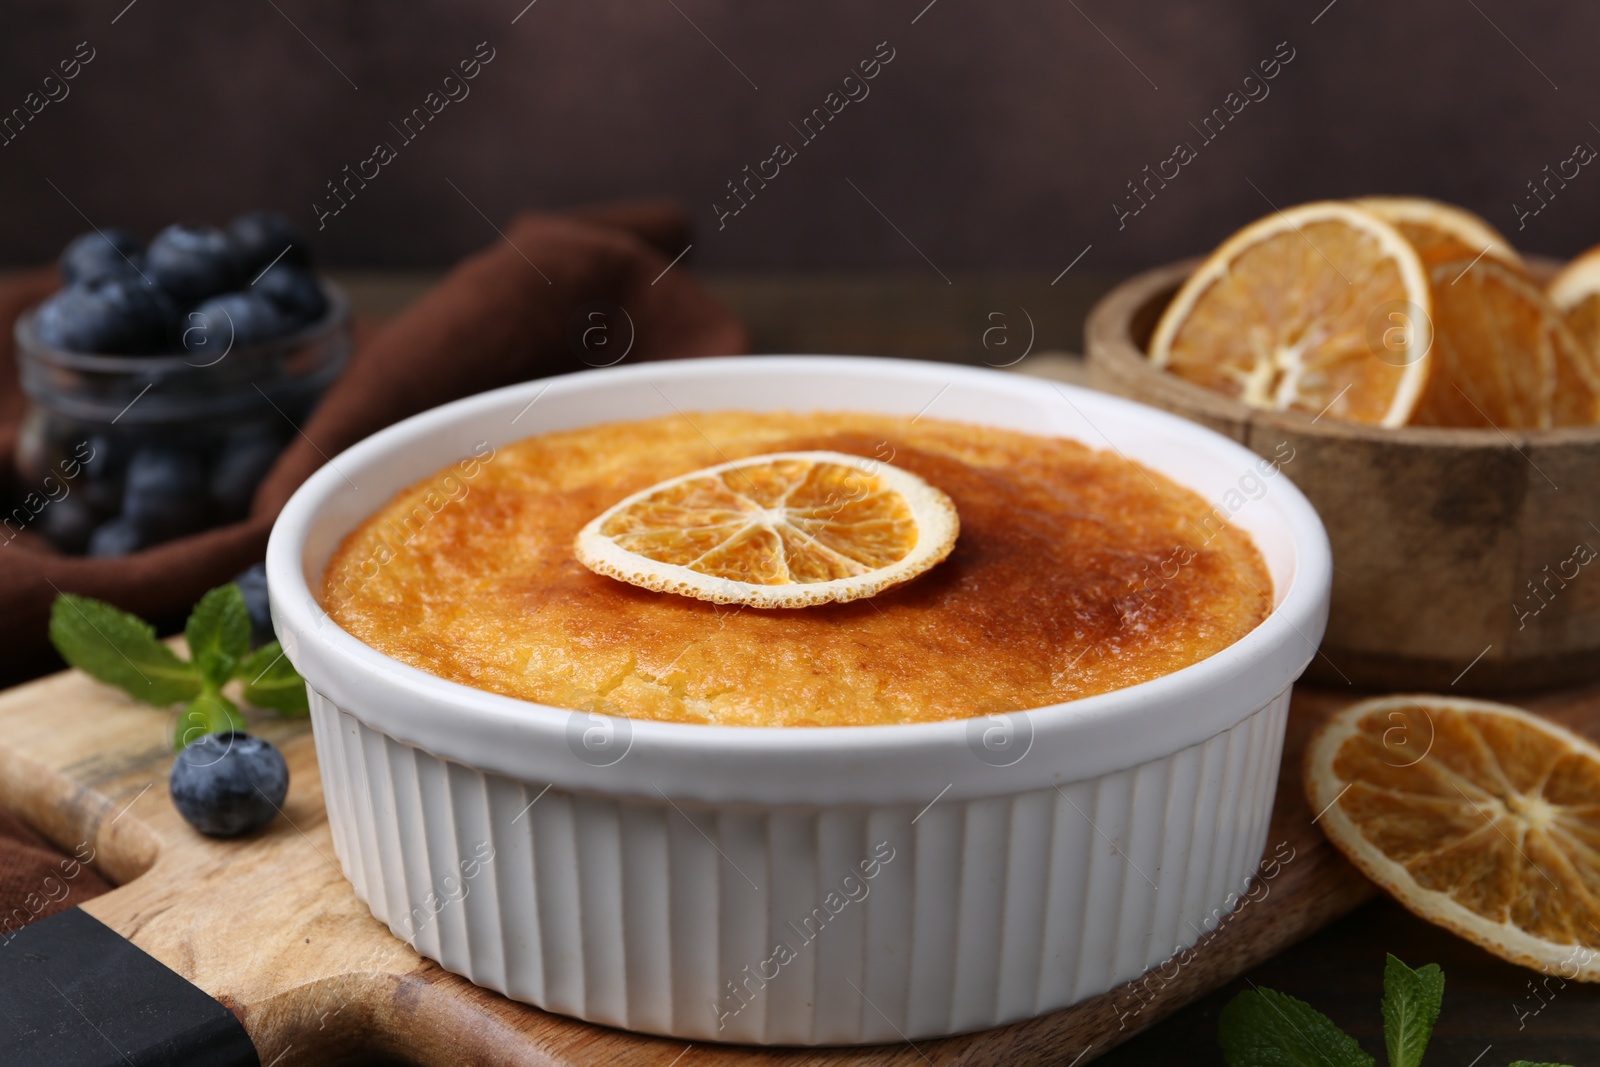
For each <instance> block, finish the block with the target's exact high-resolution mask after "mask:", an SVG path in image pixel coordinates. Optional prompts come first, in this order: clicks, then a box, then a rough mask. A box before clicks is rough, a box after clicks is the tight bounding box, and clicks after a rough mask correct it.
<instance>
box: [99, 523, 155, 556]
mask: <svg viewBox="0 0 1600 1067" xmlns="http://www.w3.org/2000/svg"><path fill="white" fill-rule="evenodd" d="M144 546H145V539H144V535H143V534H141V533H140V532H139V527H138V526H137V525H135V524H134V522H133V520H132V519H130V518H128V517H127V516H126V515H118V516H117V517H116V518H114V519H112V520H110V521H109V522H103V523H101V524H100V525H99V526H96V527H95V529H94V533H93V534H91V535H90V536H89V549H88V553H87V554H88V555H90V556H94V557H96V558H101V559H108V558H114V557H117V556H126V555H127V554H128V553H130V552H137V551H138V550H139V549H141V548H143V547H144Z"/></svg>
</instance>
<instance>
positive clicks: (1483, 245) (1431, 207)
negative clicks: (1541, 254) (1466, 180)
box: [1355, 196, 1522, 268]
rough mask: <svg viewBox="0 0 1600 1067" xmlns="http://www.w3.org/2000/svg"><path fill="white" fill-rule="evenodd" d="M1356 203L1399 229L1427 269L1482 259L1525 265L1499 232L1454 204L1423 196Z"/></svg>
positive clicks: (1371, 198)
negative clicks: (1459, 261) (1455, 262)
mask: <svg viewBox="0 0 1600 1067" xmlns="http://www.w3.org/2000/svg"><path fill="white" fill-rule="evenodd" d="M1355 203H1356V204H1357V205H1358V206H1360V207H1363V208H1366V209H1367V210H1368V211H1370V212H1372V213H1373V214H1374V215H1377V216H1378V217H1379V218H1381V219H1383V220H1384V221H1385V222H1387V223H1389V224H1390V225H1391V226H1393V227H1394V228H1395V229H1397V230H1399V231H1400V235H1401V236H1402V237H1404V238H1405V239H1406V240H1408V241H1410V242H1411V247H1412V248H1414V249H1416V250H1417V256H1418V257H1419V258H1420V259H1421V260H1422V265H1423V267H1425V268H1432V267H1435V266H1437V265H1439V264H1440V263H1450V262H1453V261H1455V260H1460V259H1476V258H1477V257H1479V256H1488V257H1491V258H1494V259H1498V260H1500V261H1501V262H1502V263H1508V264H1511V265H1512V266H1516V267H1521V266H1522V257H1521V256H1520V255H1518V254H1517V250H1516V249H1514V248H1512V247H1511V242H1510V241H1508V240H1506V239H1505V237H1504V235H1502V234H1501V233H1500V231H1499V230H1497V229H1495V228H1494V227H1493V226H1490V225H1489V224H1488V223H1487V222H1485V221H1484V220H1483V219H1481V218H1479V217H1478V216H1477V215H1474V214H1473V213H1472V212H1470V211H1467V210H1465V209H1463V208H1459V207H1456V206H1455V205H1453V204H1444V203H1440V202H1439V201H1437V200H1429V199H1427V198H1426V197H1421V196H1363V197H1361V198H1360V199H1358V200H1356V201H1355Z"/></svg>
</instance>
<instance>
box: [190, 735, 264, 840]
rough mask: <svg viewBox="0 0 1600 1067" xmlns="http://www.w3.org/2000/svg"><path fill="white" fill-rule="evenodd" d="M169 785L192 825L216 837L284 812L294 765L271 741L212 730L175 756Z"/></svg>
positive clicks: (238, 831)
mask: <svg viewBox="0 0 1600 1067" xmlns="http://www.w3.org/2000/svg"><path fill="white" fill-rule="evenodd" d="M167 789H168V792H170V793H171V795H172V803H173V806H174V807H176V808H177V809H178V814H179V815H182V816H183V818H184V821H186V822H187V823H188V824H189V825H190V826H192V827H194V828H195V829H196V830H199V831H200V832H201V833H203V834H206V835H207V836H210V837H237V836H238V835H240V834H246V833H249V832H250V831H251V830H255V829H257V828H259V827H262V826H265V825H266V824H267V823H269V822H271V821H272V819H273V816H275V815H277V814H278V811H279V809H281V808H282V807H283V799H284V797H286V796H288V795H289V765H288V764H287V763H285V762H284V759H283V753H281V752H279V751H278V749H277V746H275V745H274V744H273V743H272V742H271V741H265V740H263V739H261V738H259V737H256V736H254V735H252V734H247V733H238V732H230V733H225V734H206V735H205V736H203V737H200V738H198V739H196V740H194V741H191V742H190V743H189V744H188V745H187V746H186V747H185V748H184V750H183V751H182V752H180V753H178V755H177V757H176V758H175V759H173V761H172V775H171V777H170V778H168V780H167Z"/></svg>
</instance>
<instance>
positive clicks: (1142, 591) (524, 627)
mask: <svg viewBox="0 0 1600 1067" xmlns="http://www.w3.org/2000/svg"><path fill="white" fill-rule="evenodd" d="M818 449H826V450H832V451H837V452H846V453H850V454H853V455H861V456H869V457H873V458H876V459H878V460H881V461H884V462H888V463H892V464H894V465H895V466H898V467H903V468H904V469H906V470H909V471H911V472H912V473H913V474H916V475H919V476H920V477H922V478H924V479H925V480H927V481H928V482H930V483H931V484H933V485H935V486H937V487H938V488H940V489H942V490H944V492H946V493H948V494H949V496H950V497H951V498H952V499H953V500H954V501H955V505H956V508H957V510H958V512H959V514H960V520H961V535H960V539H959V541H957V543H956V547H955V551H954V552H953V553H952V554H951V555H950V557H949V558H948V559H946V560H945V561H944V562H943V563H940V564H939V565H937V566H935V567H934V568H933V569H932V570H930V571H929V572H927V573H926V574H923V575H921V576H920V577H918V578H914V579H912V580H911V581H909V582H907V583H905V584H904V585H900V586H895V587H892V588H890V589H888V590H885V591H883V592H880V593H878V594H877V595H876V596H873V597H871V598H869V599H866V600H860V601H855V602H851V603H845V604H826V605H821V606H817V607H809V608H791V609H769V610H759V609H754V608H742V607H738V606H718V605H714V604H710V603H706V602H704V601H699V600H692V599H689V598H686V597H682V596H677V595H674V594H671V593H656V592H651V591H649V590H646V589H640V588H637V587H635V586H632V585H627V584H624V583H622V582H619V581H615V580H613V579H611V578H606V577H602V576H601V575H598V574H595V573H593V572H591V571H589V570H588V569H586V568H585V567H584V566H583V565H582V564H581V563H579V562H578V560H577V558H576V557H575V556H574V554H573V538H574V536H575V535H576V534H577V532H578V530H579V529H580V528H582V527H583V525H584V524H585V523H586V522H588V521H589V520H590V519H591V518H593V517H594V516H596V515H598V514H599V513H600V512H602V511H604V510H605V509H606V508H608V507H610V506H611V505H613V504H615V503H616V502H617V501H619V500H621V499H622V498H624V497H626V496H627V495H629V494H631V493H634V492H637V491H639V490H641V489H644V488H646V487H648V486H651V485H653V484H655V483H657V482H659V481H662V480H664V479H666V478H669V477H673V476H675V475H679V474H683V473H685V472H688V471H692V470H697V469H699V468H702V467H708V466H712V465H713V464H717V463H722V462H725V461H727V460H730V459H739V458H741V457H744V456H753V455H760V454H763V453H768V452H787V451H806V450H818ZM480 451H481V453H482V454H481V455H480V457H478V458H469V459H467V460H465V461H463V462H462V463H459V464H456V465H453V466H451V467H449V468H446V469H445V470H444V471H441V472H440V473H439V474H437V475H435V476H433V477H432V478H429V479H427V480H425V481H422V482H419V483H417V484H416V485H414V486H412V487H411V488H410V489H407V490H405V491H403V492H401V493H399V494H398V495H397V496H396V497H395V498H394V499H393V500H392V501H390V502H389V504H387V505H386V506H385V507H384V508H382V509H381V510H380V511H378V512H377V513H376V514H375V515H373V516H371V517H370V518H368V519H367V520H366V521H365V522H364V523H362V524H361V526H359V527H358V528H357V529H356V530H355V531H354V532H353V533H351V534H350V535H349V536H348V537H347V538H346V539H345V541H344V543H343V544H342V545H341V546H340V547H339V550H338V551H337V552H336V553H335V554H334V556H333V559H332V560H331V561H330V562H329V564H328V568H327V572H326V575H325V577H324V588H323V602H324V606H325V607H326V608H327V610H328V613H329V614H330V615H331V616H332V617H333V619H334V620H335V621H336V622H338V623H339V625H341V626H343V627H344V628H345V629H346V630H348V631H349V632H350V633H352V634H353V635H355V636H356V637H358V638H360V639H361V640H362V641H364V642H366V643H367V644H369V645H371V646H372V647H373V648H376V649H377V650H379V651H380V652H383V653H386V654H388V655H390V656H393V657H394V658H395V659H397V660H400V661H401V662H403V663H408V664H411V665H412V666H414V667H418V668H420V669H422V670H425V671H428V672H430V673H432V674H436V675H439V676H440V677H443V678H448V679H451V680H452V681H457V682H461V683H462V684H464V685H469V686H473V687H476V688H478V689H486V690H489V691H491V692H496V693H503V694H505V695H507V696H513V697H520V698H522V699H525V700H532V701H537V702H539V703H543V704H550V705H555V706H557V707H564V708H577V709H580V710H586V711H599V712H602V713H604V714H609V715H629V716H633V717H636V718H647V719H665V720H673V721H677V722H693V723H719V724H726V725H741V726H844V725H868V724H878V723H908V722H928V721H934V720H941V719H953V718H965V717H970V716H976V715H984V714H989V713H993V712H997V711H1013V710H1018V709H1023V708H1035V707H1041V706H1043V705H1047V704H1054V703H1058V702H1060V701H1064V700H1072V699H1074V698H1077V697H1084V696H1090V695H1093V694H1096V693H1104V692H1107V691H1108V690H1112V689H1120V688H1122V687H1124V686H1128V685H1133V684H1135V683H1138V682H1143V681H1148V680H1150V679H1152V678H1157V677H1159V676H1161V675H1164V674H1169V673H1171V672H1172V671H1175V670H1178V669H1180V668H1182V667H1186V666H1188V665H1189V664H1191V663H1195V662H1197V661H1199V660H1201V659H1204V658H1206V657H1207V656H1210V655H1212V654H1213V653H1215V652H1217V651H1219V650H1221V649H1223V648H1225V647H1227V646H1228V645H1230V644H1232V643H1233V642H1235V641H1237V640H1238V639H1239V638H1240V637H1242V636H1244V634H1246V633H1247V632H1249V631H1250V630H1251V629H1252V628H1254V627H1255V626H1256V625H1257V624H1258V623H1259V622H1260V621H1261V620H1262V619H1263V618H1265V617H1266V615H1267V613H1268V612H1269V611H1270V610H1271V604H1272V584H1271V579H1270V577H1269V576H1268V574H1267V570H1266V566H1265V564H1264V563H1263V561H1262V559H1261V556H1260V554H1259V553H1258V552H1257V551H1256V548H1255V546H1254V545H1253V544H1252V543H1251V541H1250V539H1249V538H1248V537H1247V536H1246V535H1245V534H1243V533H1241V532H1239V531H1238V530H1236V529H1234V528H1232V527H1229V526H1227V525H1226V524H1225V522H1224V521H1223V520H1222V519H1221V517H1220V516H1221V513H1220V512H1214V511H1213V509H1212V507H1211V506H1210V505H1208V504H1206V503H1205V502H1204V501H1203V500H1202V499H1201V498H1200V497H1199V496H1198V495H1196V494H1195V493H1193V492H1191V491H1189V490H1187V489H1183V488H1181V487H1179V486H1178V485H1176V484H1175V483H1173V482H1172V481H1170V480H1169V479H1167V478H1165V477H1163V476H1162V475H1160V474H1157V473H1155V472H1153V471H1150V470H1148V469H1146V468H1143V467H1140V466H1137V465H1135V464H1133V463H1132V462H1131V461H1129V460H1127V459H1124V458H1122V457H1120V456H1118V455H1117V454H1115V453H1108V452H1098V451H1095V450H1093V449H1090V448H1087V447H1085V446H1083V445H1081V444H1078V443H1076V442H1072V441H1066V440H1059V439H1055V438H1045V437H1036V436H1031V435H1027V434H1020V433H1014V432H1009V431H1004V430H998V429H993V428H990V427H984V426H971V425H965V424H959V423H950V422H939V421H936V420H933V419H926V418H924V419H918V420H916V421H915V422H914V423H913V422H911V421H910V420H908V419H905V418H901V417H889V416H879V415H857V414H788V413H781V414H779V413H762V414H752V413H746V412H715V413H697V414H691V415H687V416H672V417H670V418H662V419H651V420H646V421H640V422H623V423H612V424H609V425H604V426H595V427H591V428H589V429H584V430H575V431H570V432H565V433H553V434H544V435H541V436H537V437H530V438H528V439H526V440H523V441H519V442H517V443H515V444H513V445H509V446H506V447H504V448H501V449H500V450H499V451H498V452H493V453H492V454H491V453H490V452H489V451H488V450H487V449H484V450H480Z"/></svg>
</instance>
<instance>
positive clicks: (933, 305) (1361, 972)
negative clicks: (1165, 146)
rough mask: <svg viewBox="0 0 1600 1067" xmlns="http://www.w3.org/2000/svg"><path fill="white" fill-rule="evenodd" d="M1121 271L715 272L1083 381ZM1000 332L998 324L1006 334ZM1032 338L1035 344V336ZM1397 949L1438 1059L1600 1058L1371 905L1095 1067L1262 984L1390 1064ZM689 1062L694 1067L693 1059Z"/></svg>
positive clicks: (881, 349) (417, 284)
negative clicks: (1417, 987) (1439, 981)
mask: <svg viewBox="0 0 1600 1067" xmlns="http://www.w3.org/2000/svg"><path fill="white" fill-rule="evenodd" d="M336 276H337V277H339V278H340V280H341V281H342V282H344V284H345V285H346V287H347V289H348V290H349V291H350V293H351V296H352V299H353V301H354V303H355V306H356V308H357V310H358V311H361V312H365V313H367V314H369V315H371V316H373V317H378V318H381V317H386V316H388V315H392V314H394V313H395V312H397V311H398V310H400V309H401V308H402V307H404V306H405V304H406V303H408V302H409V301H410V300H411V299H413V298H414V297H415V296H416V295H417V294H419V293H421V292H422V291H423V290H424V289H425V288H426V287H427V286H428V285H429V284H431V282H432V281H433V280H434V278H435V276H433V275H425V274H404V275H402V274H392V273H355V272H348V273H344V274H339V273H338V272H336ZM1118 280H1119V278H1118V277H1117V276H1115V275H1108V274H1105V273H1100V272H1093V271H1087V270H1085V271H1074V272H1073V273H1072V274H1069V275H1067V276H1066V277H1064V278H1062V279H1060V280H1059V281H1058V282H1056V283H1055V284H1054V285H1052V284H1051V280H1050V279H1049V278H1043V277H1023V276H1016V277H1006V276H996V275H985V276H977V277H963V276H956V277H954V278H953V279H952V282H951V284H948V285H946V284H945V283H943V282H942V281H940V280H938V279H933V280H929V279H927V278H925V277H923V276H917V275H906V276H886V275H877V274H874V275H848V274H829V275H761V276H737V277H723V276H712V277H709V278H707V279H705V281H706V283H707V285H708V286H709V287H710V288H711V289H712V290H713V291H714V292H715V293H717V295H718V296H720V297H721V298H722V299H723V300H724V301H725V302H726V303H727V304H728V306H729V307H730V308H731V309H732V310H733V311H734V313H735V314H737V315H738V316H739V317H740V318H741V319H742V320H743V321H744V322H745V323H746V324H747V325H748V326H749V327H750V329H751V332H752V335H753V337H754V341H755V350H756V351H758V352H800V353H846V354H854V355H889V356H902V357H907V358H919V359H934V360H940V361H944V362H958V363H970V364H973V365H983V364H985V363H987V364H989V365H991V366H1002V365H1005V364H1008V363H1011V362H1012V361H1013V360H1016V359H1018V357H1020V356H1023V352H1024V351H1027V353H1028V354H1027V355H1026V356H1025V357H1023V358H1022V359H1021V361H1020V362H1017V363H1015V365H1014V366H1013V367H1012V369H1014V370H1016V371H1020V372H1023V373H1031V374H1037V375H1040V376H1042V377H1049V378H1055V379H1059V380H1065V381H1075V380H1080V379H1081V374H1082V367H1081V362H1080V361H1079V360H1078V358H1077V356H1076V353H1077V352H1079V351H1080V350H1081V346H1082V338H1083V320H1084V317H1085V315H1086V314H1087V312H1088V309H1089V308H1090V306H1092V305H1093V303H1094V301H1095V300H1096V299H1098V298H1099V297H1100V296H1101V295H1102V294H1103V293H1105V292H1106V291H1107V290H1108V289H1110V288H1111V286H1112V285H1114V284H1115V283H1116V282H1117V281H1118ZM997 327H998V330H997V329H996V328H997ZM1030 339H1031V345H1030V344H1029V341H1030ZM1388 952H1392V953H1394V954H1395V955H1397V956H1399V957H1400V958H1401V959H1402V960H1404V961H1405V962H1406V963H1408V964H1410V965H1411V966H1413V967H1416V966H1421V965H1422V964H1425V963H1437V964H1439V965H1440V966H1441V967H1443V968H1444V972H1445V978H1446V983H1445V998H1444V1008H1443V1011H1442V1013H1441V1015H1440V1019H1439V1023H1438V1025H1437V1027H1436V1029H1435V1031H1434V1038H1433V1042H1432V1044H1431V1046H1430V1048H1429V1053H1428V1058H1427V1063H1428V1064H1429V1067H1505V1065H1506V1064H1508V1063H1511V1062H1512V1061H1514V1060H1518V1059H1526V1060H1532V1061H1535V1062H1539V1061H1548V1062H1554V1063H1566V1064H1572V1065H1574V1067H1584V1065H1592V1064H1600V986H1581V985H1578V984H1576V983H1568V984H1566V986H1565V988H1559V987H1558V984H1557V982H1556V981H1554V980H1552V981H1551V982H1550V984H1549V989H1550V990H1553V992H1551V991H1549V990H1547V989H1545V988H1544V987H1541V988H1540V991H1539V994H1538V995H1537V996H1536V995H1535V993H1534V992H1533V986H1534V985H1535V979H1536V978H1537V977H1538V976H1537V975H1535V974H1534V972H1532V971H1528V970H1525V969H1523V968H1520V967H1514V966H1512V965H1510V964H1507V963H1503V962H1501V961H1500V960H1498V959H1496V958H1495V957H1493V956H1490V955H1489V954H1488V953H1486V952H1484V951H1482V950H1480V949H1478V948H1476V947H1475V946H1473V945H1471V944H1469V943H1467V942H1465V941H1462V940H1461V939H1459V938H1457V937H1455V936H1453V935H1451V934H1449V933H1446V932H1445V931H1443V930H1441V929H1439V928H1437V927H1434V926H1431V925H1429V924H1428V923H1425V922H1423V921H1422V920H1420V919H1417V918H1415V917H1413V916H1412V915H1411V914H1410V913H1409V912H1407V911H1405V910H1404V909H1403V908H1401V907H1400V906H1399V905H1397V904H1395V903H1394V902H1393V901H1392V900H1389V899H1388V898H1386V897H1384V898H1379V899H1377V900H1375V901H1373V902H1372V903H1369V904H1366V905H1364V906H1362V907H1360V908H1358V909H1357V910H1356V911H1355V912H1353V913H1351V914H1350V915H1349V916H1347V917H1345V918H1344V919H1341V920H1339V921H1337V922H1335V923H1334V924H1333V925H1331V926H1329V927H1327V928H1326V929H1324V930H1322V931H1321V932H1319V933H1317V934H1315V935H1313V936H1311V937H1310V938H1308V939H1306V940H1305V941H1303V942H1301V943H1300V944H1298V945H1296V946H1295V947H1293V948H1291V949H1289V950H1288V951H1286V952H1283V953H1280V954H1279V955H1277V956H1275V957H1273V958H1272V959H1270V960H1268V961H1267V962H1266V963H1264V964H1262V965H1261V966H1259V967H1257V968H1255V969H1254V970H1253V971H1251V972H1249V973H1248V974H1246V975H1244V976H1243V977H1241V978H1240V979H1238V980H1237V981H1235V982H1233V983H1230V984H1229V985H1227V986H1225V987H1224V988H1222V989H1219V990H1217V991H1216V992H1214V993H1212V994H1209V995H1208V996H1205V997H1203V998H1201V999H1200V1000H1198V1001H1196V1002H1195V1003H1193V1004H1191V1005H1189V1006H1188V1007H1186V1008H1184V1009H1182V1010H1180V1011H1179V1012H1177V1013H1176V1014H1175V1015H1173V1016H1171V1017H1169V1018H1168V1019H1166V1020H1165V1021H1163V1022H1161V1023H1159V1024H1157V1025H1156V1026H1154V1027H1152V1028H1151V1029H1150V1030H1148V1031H1146V1032H1145V1033H1143V1034H1141V1035H1139V1036H1138V1037H1136V1038H1134V1039H1133V1040H1131V1041H1129V1042H1128V1043H1126V1044H1124V1045H1122V1046H1120V1047H1118V1048H1116V1049H1114V1050H1112V1051H1111V1052H1108V1053H1107V1054H1106V1055H1104V1056H1102V1057H1100V1058H1099V1059H1097V1060H1096V1061H1095V1062H1096V1063H1097V1064H1103V1065H1105V1067H1145V1065H1152V1067H1153V1065H1157V1064H1161V1065H1167V1064H1175V1063H1181V1064H1187V1065H1191V1067H1205V1065H1211V1064H1217V1065H1220V1064H1222V1063H1223V1059H1222V1055H1221V1051H1220V1049H1219V1047H1218V1045H1217V1040H1216V1032H1217V1016H1218V1013H1219V1012H1220V1011H1221V1010H1222V1007H1223V1005H1224V1004H1226V1003H1227V1002H1228V1000H1229V999H1230V998H1232V997H1233V996H1234V995H1235V994H1237V993H1238V992H1240V991H1241V990H1244V989H1248V988H1250V987H1251V986H1252V985H1255V986H1266V987H1270V988H1273V989H1277V990H1280V991H1282V992H1285V993H1289V994H1292V995H1294V996H1297V997H1300V998H1301V999H1303V1000H1306V1001H1308V1002H1309V1003H1311V1004H1312V1005H1313V1006H1314V1007H1316V1008H1317V1009H1318V1010H1320V1011H1322V1012H1323V1013H1324V1014H1326V1015H1328V1016H1330V1017H1331V1018H1332V1019H1333V1020H1334V1021H1335V1022H1336V1023H1338V1024H1339V1025H1340V1026H1341V1027H1343V1028H1344V1029H1345V1030H1347V1031H1349V1032H1350V1033H1351V1034H1352V1035H1354V1036H1355V1037H1356V1038H1357V1040H1359V1041H1360V1042H1361V1043H1362V1044H1363V1046H1365V1048H1366V1049H1367V1050H1368V1051H1369V1052H1370V1053H1372V1054H1373V1055H1374V1056H1375V1057H1377V1059H1378V1061H1379V1062H1380V1063H1381V1062H1382V1061H1383V1055H1382V1049H1383V1032H1382V1020H1381V1018H1380V1016H1379V1012H1378V1002H1379V999H1380V997H1381V996H1382V992H1383V981H1382V978H1383V963H1384V956H1385V954H1386V953H1388ZM685 1067H688V1065H687V1064H686V1065H685Z"/></svg>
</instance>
